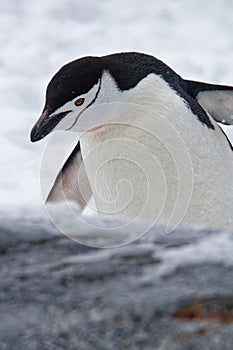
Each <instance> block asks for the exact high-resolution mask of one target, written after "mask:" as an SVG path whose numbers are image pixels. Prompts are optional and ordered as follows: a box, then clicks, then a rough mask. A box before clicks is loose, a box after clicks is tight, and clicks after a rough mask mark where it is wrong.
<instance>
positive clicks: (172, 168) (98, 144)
mask: <svg viewBox="0 0 233 350" xmlns="http://www.w3.org/2000/svg"><path fill="white" fill-rule="evenodd" d="M162 87H163V86H162ZM159 96H160V97H159V98H157V99H154V100H153V99H151V100H150V99H148V100H147V101H146V103H145V105H144V106H140V105H136V104H135V105H131V106H130V107H129V108H128V109H127V108H125V106H122V110H119V117H118V118H117V120H116V122H115V123H112V124H107V125H104V126H102V127H101V128H99V129H97V130H94V131H91V132H87V133H85V134H83V135H82V136H81V138H80V143H81V151H82V156H83V160H84V166H85V169H86V172H87V176H88V179H89V182H90V185H91V189H92V192H93V196H94V200H95V204H96V207H97V210H98V212H99V213H100V215H102V216H104V217H105V218H110V219H115V220H129V219H130V220H132V219H146V220H147V219H149V220H153V221H156V220H157V219H158V218H162V219H163V220H166V221H170V222H171V224H172V225H173V226H176V225H177V224H179V223H180V222H185V223H198V222H199V223H206V224H211V225H217V226H220V227H225V228H232V227H233V221H232V214H231V212H232V208H233V189H232V185H231V182H232V181H231V179H232V177H233V157H232V154H231V150H230V148H229V146H228V144H227V141H226V139H225V137H224V135H223V134H222V133H221V131H220V130H219V129H218V126H217V124H216V123H215V127H216V129H215V130H208V128H207V127H206V126H205V125H203V124H202V123H201V122H200V121H199V120H198V118H197V116H194V115H193V113H192V112H191V110H189V109H188V108H187V106H186V105H185V103H184V102H183V101H182V99H181V98H180V97H179V96H176V95H175V94H174V93H173V92H171V91H170V90H169V89H168V90H167V91H166V87H164V90H161V94H160V95H159ZM168 100H169V104H167V101H168ZM213 123H214V121H213ZM228 148H229V149H228ZM226 168H227V169H228V173H229V174H226V170H224V169H226ZM224 176H225V178H224ZM223 178H224V181H222V180H223Z"/></svg>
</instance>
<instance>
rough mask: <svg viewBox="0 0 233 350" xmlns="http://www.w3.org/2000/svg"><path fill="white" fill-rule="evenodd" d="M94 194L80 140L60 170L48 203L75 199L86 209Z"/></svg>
mask: <svg viewBox="0 0 233 350" xmlns="http://www.w3.org/2000/svg"><path fill="white" fill-rule="evenodd" d="M91 196H92V191H91V187H90V184H89V180H88V178H87V174H86V171H85V168H84V164H83V161H82V154H81V150H80V144H79V142H78V143H77V145H76V146H75V148H74V149H73V151H72V153H71V154H70V156H69V158H68V159H67V160H66V162H65V164H64V165H63V167H62V169H61V170H60V172H59V174H58V175H57V178H56V180H55V182H54V185H53V187H52V189H51V191H50V193H49V195H48V197H47V200H46V203H49V202H50V203H51V202H61V201H65V200H73V201H75V202H77V203H78V204H79V206H80V207H81V209H84V208H85V206H86V205H87V203H88V201H89V199H90V198H91Z"/></svg>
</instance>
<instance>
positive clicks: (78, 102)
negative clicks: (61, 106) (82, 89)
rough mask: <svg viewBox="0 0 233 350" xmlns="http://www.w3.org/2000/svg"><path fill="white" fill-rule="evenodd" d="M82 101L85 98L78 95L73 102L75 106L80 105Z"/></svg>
mask: <svg viewBox="0 0 233 350" xmlns="http://www.w3.org/2000/svg"><path fill="white" fill-rule="evenodd" d="M84 101H85V98H82V97H80V98H78V99H77V100H76V101H75V102H74V104H75V105H76V106H81V105H82V104H83V102H84Z"/></svg>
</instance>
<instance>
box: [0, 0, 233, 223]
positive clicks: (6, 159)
mask: <svg viewBox="0 0 233 350" xmlns="http://www.w3.org/2000/svg"><path fill="white" fill-rule="evenodd" d="M232 11H233V2H232V1H231V0H206V1H203V0H196V1H185V0H176V1H175V0H163V1H153V0H148V1H147V0H146V1H144V2H142V1H139V0H128V1H127V2H126V1H123V0H119V1H113V0H101V1H98V2H97V1H94V0H93V1H91V0H86V1H85V2H83V1H80V0H59V1H55V0H50V1H46V0H41V1H39V2H33V1H31V0H8V1H4V0H2V1H1V2H0V14H1V15H0V26H1V31H0V45H1V54H0V72H1V82H0V110H1V113H0V118H1V119H0V120H1V121H0V122H1V133H0V141H1V149H0V152H1V154H0V157H1V164H2V166H1V173H0V188H1V198H0V211H1V216H3V217H4V215H6V216H9V215H10V213H11V214H12V213H13V212H14V213H16V212H17V213H18V214H19V213H20V215H23V213H24V212H25V213H26V212H30V210H31V208H38V213H41V212H43V210H42V211H41V207H42V200H41V194H40V171H41V161H42V157H43V153H44V151H45V150H46V145H47V144H48V140H49V138H50V136H49V137H47V138H46V139H45V140H43V141H41V142H39V143H36V144H32V143H30V141H29V132H30V129H31V127H32V125H33V124H34V123H35V121H36V120H37V119H38V117H39V115H40V112H41V110H42V107H43V103H44V93H45V88H46V85H47V83H48V81H49V80H50V78H51V77H52V75H53V74H54V73H55V72H56V71H57V70H58V68H60V66H61V65H63V64H64V63H66V62H68V61H71V60H73V59H76V58H78V57H81V56H84V55H103V54H107V53H112V52H119V51H133V50H135V51H142V52H146V53H149V54H152V55H155V56H157V57H158V58H160V59H161V60H163V61H164V62H166V63H167V64H168V65H170V66H171V67H172V68H173V69H174V70H176V71H177V72H178V73H179V74H181V75H182V76H183V77H185V78H189V79H196V80H203V81H206V82H213V83H219V84H221V83H222V84H229V85H232V84H233V78H232V77H233V65H232V62H233V41H232V32H233V18H232ZM225 131H226V132H227V133H228V135H229V136H230V137H231V140H233V127H226V128H225ZM59 137H63V138H64V139H66V140H67V142H68V143H70V142H73V141H74V135H68V134H67V135H64V133H62V132H59V133H58V136H57V138H59ZM42 176H45V175H44V174H42ZM53 176H54V175H53ZM51 182H52V179H50V180H48V184H47V190H48V187H49V183H51ZM29 209H30V210H29ZM33 210H34V209H33ZM12 215H13V214H12ZM38 215H39V214H38ZM40 215H41V214H40Z"/></svg>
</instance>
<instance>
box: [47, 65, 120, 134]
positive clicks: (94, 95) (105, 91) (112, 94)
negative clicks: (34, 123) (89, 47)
mask: <svg viewBox="0 0 233 350" xmlns="http://www.w3.org/2000/svg"><path fill="white" fill-rule="evenodd" d="M122 96H123V92H121V91H120V90H119V89H118V87H117V85H116V82H115V80H114V79H113V78H112V77H111V75H110V74H109V73H108V72H104V73H103V75H102V77H101V79H100V80H99V81H98V83H97V84H96V85H94V86H93V87H92V89H91V90H89V91H88V92H87V93H86V94H83V95H80V96H76V97H75V98H74V99H73V100H72V101H69V102H67V103H66V104H64V105H63V106H62V107H60V108H58V109H57V110H56V111H55V112H54V113H53V114H52V115H50V118H52V117H53V115H55V114H57V113H62V112H66V111H69V110H70V111H71V112H70V113H68V114H67V116H65V117H64V118H63V119H62V120H61V121H60V122H59V123H58V125H57V126H56V127H55V128H54V130H70V131H74V132H82V131H87V130H90V129H93V128H96V127H99V126H101V125H103V124H106V123H107V122H110V121H112V119H113V115H114V114H115V113H114V111H113V109H114V108H113V106H112V104H111V103H113V102H114V103H116V102H121V101H122Z"/></svg>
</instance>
